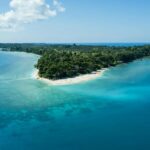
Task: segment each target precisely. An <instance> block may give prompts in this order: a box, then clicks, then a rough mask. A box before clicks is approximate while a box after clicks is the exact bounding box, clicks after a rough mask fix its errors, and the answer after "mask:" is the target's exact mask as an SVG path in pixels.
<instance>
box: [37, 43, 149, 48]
mask: <svg viewBox="0 0 150 150" xmlns="http://www.w3.org/2000/svg"><path fill="white" fill-rule="evenodd" d="M45 44H49V45H51V44H52V45H53V44H54V45H55V44H63V45H68V44H69V45H73V44H77V45H88V46H117V47H118V46H125V47H128V46H144V45H150V42H140V43H138V42H136V43H135V42H132V43H126V42H120V43H114V42H112V43H104V42H99V43H88V42H87V43H39V44H38V45H45Z"/></svg>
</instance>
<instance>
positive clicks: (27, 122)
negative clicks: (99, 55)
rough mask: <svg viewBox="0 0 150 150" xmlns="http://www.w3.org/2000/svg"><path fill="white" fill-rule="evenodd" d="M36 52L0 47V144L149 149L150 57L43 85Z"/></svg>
mask: <svg viewBox="0 0 150 150" xmlns="http://www.w3.org/2000/svg"><path fill="white" fill-rule="evenodd" d="M37 59H38V56H36V55H33V54H26V53H11V52H0V150H149V149H150V78H149V77H150V59H149V58H145V59H142V60H138V61H134V62H132V63H130V64H123V65H120V66H117V67H114V68H110V69H109V70H107V71H106V72H105V73H104V75H103V76H102V77H100V78H98V79H96V80H93V81H89V82H86V83H82V84H76V85H68V86H48V85H46V84H45V83H42V82H40V81H37V80H35V79H34V78H33V76H32V73H33V71H34V64H35V63H36V61H37Z"/></svg>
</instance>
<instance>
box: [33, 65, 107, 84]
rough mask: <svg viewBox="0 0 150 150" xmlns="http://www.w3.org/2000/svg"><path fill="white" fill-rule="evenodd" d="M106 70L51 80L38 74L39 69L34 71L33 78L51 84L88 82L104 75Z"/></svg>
mask: <svg viewBox="0 0 150 150" xmlns="http://www.w3.org/2000/svg"><path fill="white" fill-rule="evenodd" d="M105 71H106V68H104V69H101V70H98V71H95V72H92V73H91V74H85V75H80V76H77V77H74V78H67V79H60V80H49V79H46V78H41V77H40V76H39V74H38V72H39V71H38V70H36V71H35V72H34V73H33V78H35V79H37V80H40V81H42V82H45V83H47V84H49V85H70V84H78V83H81V82H86V81H89V80H94V79H96V78H98V77H100V76H102V75H103V73H104V72H105Z"/></svg>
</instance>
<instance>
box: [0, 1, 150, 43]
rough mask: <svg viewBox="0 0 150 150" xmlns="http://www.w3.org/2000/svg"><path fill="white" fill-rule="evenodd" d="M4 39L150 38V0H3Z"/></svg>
mask: <svg viewBox="0 0 150 150" xmlns="http://www.w3.org/2000/svg"><path fill="white" fill-rule="evenodd" d="M3 42H5V43H24V42H25V43H33V42H34V43H86V42H87V43H97V42H102V43H106V42H107V43H110V42H115V43H116V42H117V43H119V42H129V43H131V42H150V0H0V43H3Z"/></svg>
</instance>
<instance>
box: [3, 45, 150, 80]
mask: <svg viewBox="0 0 150 150" xmlns="http://www.w3.org/2000/svg"><path fill="white" fill-rule="evenodd" d="M0 47H1V48H2V50H4V51H23V52H28V53H35V54H38V55H40V56H41V57H40V58H39V60H38V62H37V64H35V67H36V68H37V70H38V72H37V78H38V79H42V80H45V81H48V80H49V81H50V83H53V82H52V81H55V83H57V81H59V80H61V82H65V81H68V82H70V80H71V79H72V78H76V79H77V80H74V81H73V83H77V81H80V80H83V81H84V79H85V80H86V79H93V78H95V77H97V76H99V75H100V74H102V73H103V71H104V70H105V69H104V68H109V67H111V66H116V65H118V64H122V63H128V62H131V61H134V60H136V59H140V58H143V57H147V56H150V45H144V46H127V47H126V46H88V45H76V44H70V45H69V44H68V45H65V44H64V45H63V44H56V45H55V44H53V45H52V44H0Z"/></svg>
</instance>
